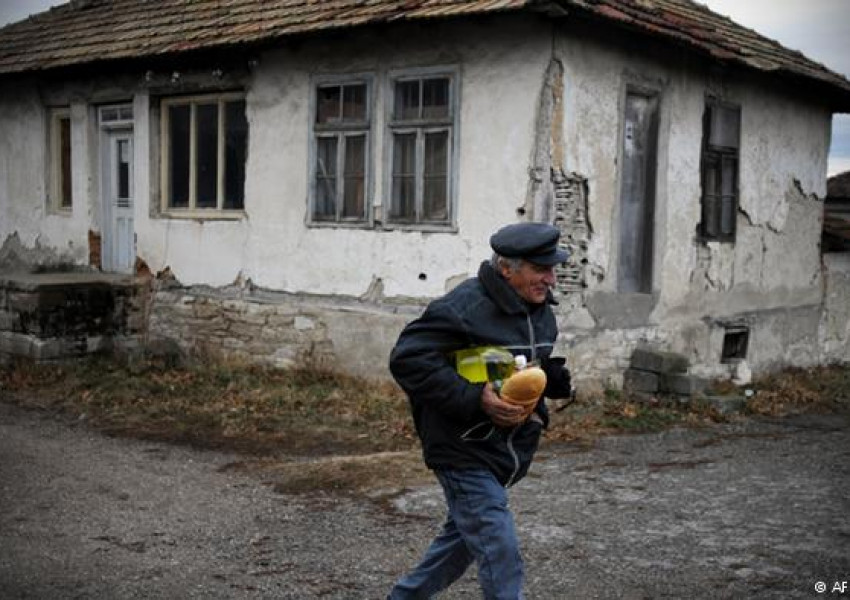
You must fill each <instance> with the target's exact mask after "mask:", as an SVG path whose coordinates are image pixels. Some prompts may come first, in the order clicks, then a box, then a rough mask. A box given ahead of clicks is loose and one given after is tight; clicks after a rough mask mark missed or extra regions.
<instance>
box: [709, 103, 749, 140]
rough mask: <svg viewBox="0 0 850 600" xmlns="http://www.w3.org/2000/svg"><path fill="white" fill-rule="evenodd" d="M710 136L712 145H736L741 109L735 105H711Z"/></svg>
mask: <svg viewBox="0 0 850 600" xmlns="http://www.w3.org/2000/svg"><path fill="white" fill-rule="evenodd" d="M710 110H711V138H710V140H709V143H710V144H711V145H712V146H720V147H723V148H737V147H738V137H739V136H738V132H739V129H740V127H741V111H740V109H738V108H737V107H732V106H720V105H716V104H715V105H712V106H711V107H710Z"/></svg>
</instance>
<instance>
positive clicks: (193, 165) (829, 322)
mask: <svg viewBox="0 0 850 600" xmlns="http://www.w3.org/2000/svg"><path fill="white" fill-rule="evenodd" d="M847 111H850V82H848V81H847V80H846V79H844V78H843V77H841V76H839V75H837V74H835V73H833V72H831V71H829V70H828V69H827V68H825V67H823V66H822V65H819V64H817V63H814V62H812V61H810V60H808V59H807V58H806V57H804V56H802V55H801V54H799V53H797V52H795V51H791V50H788V49H786V48H783V47H782V46H780V45H779V44H777V43H775V42H773V41H771V40H768V39H765V38H763V37H761V36H759V35H758V34H756V33H755V32H753V31H751V30H748V29H746V28H743V27H741V26H739V25H736V24H735V23H733V22H732V21H730V20H728V19H726V18H725V17H722V16H719V15H717V14H714V13H712V12H711V11H709V10H708V9H707V8H706V7H705V6H703V5H701V4H698V3H696V2H691V1H689V0H552V1H544V0H413V1H406V2H399V1H396V0H328V1H321V2H319V1H308V0H280V1H269V0H267V1H262V2H261V1H259V0H227V1H222V0H195V1H193V2H189V3H178V2H169V1H166V0H73V1H71V2H70V3H68V4H65V5H62V6H60V7H58V8H54V9H52V10H50V11H48V12H46V13H42V14H40V15H37V16H34V17H31V18H29V19H27V20H25V21H22V22H20V23H16V24H12V25H9V26H7V27H5V28H3V29H0V272H3V273H4V276H3V278H2V280H3V282H4V284H3V285H4V286H5V288H4V290H5V291H4V295H3V296H0V300H2V302H3V306H2V307H0V308H2V311H3V312H2V316H3V318H2V320H0V329H2V331H0V351H4V352H6V353H7V354H8V353H13V352H16V351H17V352H24V353H26V352H29V353H31V354H36V355H38V354H39V353H41V354H43V355H50V353H51V352H53V351H56V352H58V351H59V350H55V348H56V347H55V346H49V345H45V344H48V342H49V341H50V340H49V339H48V338H49V337H50V336H51V335H55V336H59V335H61V331H60V332H58V333H56V332H54V333H51V332H50V330H44V329H42V330H41V333H39V331H38V330H32V329H28V326H27V323H33V322H34V321H35V320H38V319H33V318H31V315H32V313H33V311H36V310H37V309H38V308H39V307H43V306H44V305H43V304H40V303H39V300H38V299H37V291H38V289H39V286H40V285H41V284H40V283H39V277H36V275H34V274H33V273H34V272H51V271H54V272H55V271H57V270H62V271H65V272H66V273H65V275H63V277H64V279H62V285H64V286H65V288H66V289H71V288H74V286H80V285H84V283H82V282H83V281H85V280H86V277H90V276H89V275H87V274H86V273H83V274H82V275H80V274H79V273H76V272H75V273H67V271H69V270H70V271H84V272H85V271H86V270H88V271H89V272H91V271H97V272H98V273H102V274H110V273H114V274H119V275H120V274H125V275H132V274H133V273H136V272H139V273H144V274H151V278H150V279H149V280H143V281H148V283H147V284H137V283H136V282H133V283H128V280H127V279H126V278H124V279H121V278H120V277H119V278H117V279H116V278H115V277H113V278H111V279H109V278H107V279H106V280H103V279H99V280H98V282H99V283H98V285H113V286H114V285H119V287H120V286H124V288H126V287H127V286H130V287H131V288H132V287H133V286H134V285H137V287H136V288H135V289H137V292H136V294H138V295H141V296H142V297H143V298H144V300H145V301H144V302H136V303H132V302H129V301H128V300H127V297H128V296H133V292H132V291H131V292H126V290H125V292H122V294H123V295H120V296H119V297H117V298H118V299H117V300H115V299H113V300H110V301H109V302H107V303H106V304H105V306H107V308H108V311H107V312H109V314H108V315H106V316H104V317H102V318H103V319H105V320H106V321H109V322H111V323H113V324H114V323H116V322H119V323H123V322H124V320H127V321H128V322H129V323H130V325H127V326H124V327H113V329H112V330H111V331H112V334H111V335H114V336H115V337H116V339H118V341H119V342H120V343H130V342H132V341H134V340H138V339H142V340H143V341H146V340H152V339H158V338H166V339H171V340H175V341H177V342H178V343H180V344H181V345H183V346H184V347H187V348H190V347H193V348H205V349H212V350H215V351H220V352H224V353H226V354H233V355H240V356H247V357H250V358H252V359H254V360H263V361H269V362H273V363H276V364H288V363H291V362H292V361H296V360H312V359H316V358H324V359H327V360H331V361H333V363H334V364H336V365H338V366H340V367H341V368H344V369H348V370H350V371H354V372H361V373H369V374H376V373H378V374H380V373H383V372H385V366H384V365H385V363H386V356H387V353H388V350H389V347H390V345H391V344H392V342H393V341H394V339H395V336H396V335H397V333H398V331H399V330H400V328H401V326H402V325H403V323H404V322H406V321H407V320H408V319H409V318H411V316H412V315H414V314H416V313H417V312H418V310H419V309H420V308H421V306H422V304H423V303H424V302H426V301H427V300H428V299H430V298H432V297H435V296H437V295H439V294H441V293H443V292H445V291H446V290H447V289H449V288H451V286H453V285H455V284H456V283H457V282H458V281H460V280H462V279H463V278H465V277H467V276H469V275H471V274H474V273H475V272H476V270H477V266H478V264H479V262H480V261H481V260H483V259H486V258H487V257H488V256H489V247H488V244H487V239H488V236H489V234H490V233H491V232H492V231H494V230H495V229H496V228H498V227H499V226H501V225H503V224H505V223H509V222H514V221H517V220H523V219H528V220H541V221H550V222H554V223H556V224H557V225H558V226H559V227H561V228H562V229H563V231H564V243H565V244H566V245H567V246H569V248H570V250H571V251H572V256H571V258H570V261H569V262H568V263H567V264H565V265H563V266H562V267H560V269H559V274H558V275H559V281H558V289H557V290H556V293H557V296H558V299H559V301H560V304H559V307H558V314H559V319H560V324H561V327H562V331H563V334H562V338H561V342H560V343H561V344H562V347H561V348H560V349H559V351H560V352H562V353H566V355H567V356H568V357H569V359H570V363H571V364H572V365H573V368H574V370H575V371H576V374H577V375H578V376H579V378H584V379H608V380H610V381H614V382H617V380H618V378H619V377H621V376H622V372H623V370H624V369H625V367H626V366H627V364H628V360H629V357H630V355H631V352H632V350H633V349H634V348H635V347H637V346H638V345H641V344H650V345H653V346H656V347H660V348H664V349H668V350H673V351H676V352H681V353H684V354H685V355H686V356H687V357H688V358H689V359H690V362H691V369H692V372H694V373H696V374H699V375H705V376H725V375H727V374H728V373H729V369H730V366H729V365H730V364H732V363H734V362H735V361H742V360H746V361H747V363H748V364H749V367H750V368H751V369H752V370H753V371H756V372H758V371H763V370H768V369H771V368H775V367H778V366H781V365H786V364H796V365H812V364H817V363H825V362H832V361H847V360H850V345H848V338H850V331H848V326H847V319H846V315H847V308H846V307H847V304H848V298H847V295H846V294H843V293H841V290H846V289H847V286H848V280H850V265H848V264H847V262H846V261H843V262H842V261H836V262H834V263H833V264H831V265H830V267H829V269H828V270H825V269H824V268H822V262H821V251H820V247H819V240H820V234H821V227H822V221H823V198H824V196H825V194H826V178H825V173H826V161H827V152H828V149H829V142H830V121H831V116H832V114H833V113H835V112H847ZM21 271H26V272H27V273H28V274H27V276H26V277H24V276H21V275H16V274H14V273H13V272H16V273H18V272H21ZM53 276H54V277H55V276H56V275H55V273H54V274H53ZM41 277H42V283H44V281H45V280H48V281H49V278H48V276H47V275H44V276H41ZM98 277H105V275H98ZM46 278H47V279H46ZM21 281H24V283H21ZM104 281H105V282H106V283H104ZM110 282H111V283H110ZM116 282H117V283H116ZM146 286H147V287H146ZM74 289H77V288H74ZM122 289H123V288H122ZM27 294H29V295H27ZM83 296H85V294H84V295H83ZM24 297H26V300H21V298H24ZM47 304H49V303H47ZM127 306H129V308H127ZM121 307H123V308H122V310H118V308H121ZM110 311H111V312H110ZM27 314H29V315H30V317H29V318H27V317H26V315H27ZM49 320H50V319H48V318H47V317H45V316H43V315H42V316H41V317H40V322H46V321H49ZM45 331H46V333H45ZM92 331H93V330H90V329H86V328H85V327H83V328H81V329H79V330H78V332H77V335H78V336H82V338H84V339H82V341H80V342H79V343H78V344H77V345H76V346H74V347H75V348H78V349H82V350H81V351H85V350H90V349H93V348H96V347H98V344H99V342H98V341H97V340H100V339H101V338H100V337H97V336H96V334H95V333H92ZM39 335H40V336H41V338H39ZM33 336H35V338H38V341H32V339H33ZM94 337H97V340H94V341H93V338H94ZM26 340H30V341H29V342H27V341H26ZM63 347H64V346H63ZM47 348H54V350H48V349H47ZM60 349H61V348H60Z"/></svg>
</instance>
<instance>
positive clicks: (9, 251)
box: [0, 231, 85, 273]
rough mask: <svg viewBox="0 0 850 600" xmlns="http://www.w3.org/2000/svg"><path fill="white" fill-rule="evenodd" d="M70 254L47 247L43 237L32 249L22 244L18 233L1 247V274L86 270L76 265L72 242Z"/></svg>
mask: <svg viewBox="0 0 850 600" xmlns="http://www.w3.org/2000/svg"><path fill="white" fill-rule="evenodd" d="M68 245H69V252H61V251H59V250H57V249H56V248H51V247H49V246H45V245H43V244H42V243H41V237H36V239H35V242H34V243H33V245H32V247H29V246H26V245H25V244H24V243H23V242H21V238H20V236H19V235H18V232H17V231H16V232H14V233H12V234H11V235H9V236H7V237H6V239H5V240H4V241H3V245H2V246H0V272H4V273H35V272H42V273H43V272H49V271H57V272H63V271H79V270H85V267H80V266H79V265H77V264H76V261H75V259H74V256H73V254H72V250H73V248H72V245H73V244H72V242H69V244H68Z"/></svg>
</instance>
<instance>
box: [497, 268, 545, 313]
mask: <svg viewBox="0 0 850 600" xmlns="http://www.w3.org/2000/svg"><path fill="white" fill-rule="evenodd" d="M502 276H503V277H504V278H505V279H506V280H507V281H508V284H510V286H511V287H512V288H514V289H515V290H516V292H517V294H519V295H520V296H521V297H522V298H523V299H524V300H526V301H527V302H530V303H531V304H543V303H544V302H545V301H546V292H548V291H549V288H551V287H553V286H554V285H555V267H554V266H548V267H547V266H543V265H535V264H534V263H530V262H528V261H527V260H523V261H521V262H520V266H519V268H518V269H511V268H510V267H508V266H507V265H502Z"/></svg>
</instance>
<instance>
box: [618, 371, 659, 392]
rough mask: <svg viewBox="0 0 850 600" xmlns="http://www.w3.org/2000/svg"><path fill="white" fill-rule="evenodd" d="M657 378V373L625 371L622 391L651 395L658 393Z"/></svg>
mask: <svg viewBox="0 0 850 600" xmlns="http://www.w3.org/2000/svg"><path fill="white" fill-rule="evenodd" d="M658 387H659V377H658V374H657V373H652V372H650V371H641V370H638V369H626V372H625V373H624V374H623V389H624V390H626V391H629V392H646V393H650V394H653V393H655V392H657V391H658Z"/></svg>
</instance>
